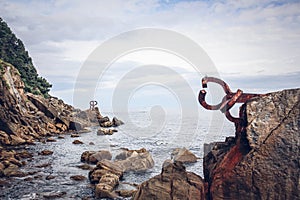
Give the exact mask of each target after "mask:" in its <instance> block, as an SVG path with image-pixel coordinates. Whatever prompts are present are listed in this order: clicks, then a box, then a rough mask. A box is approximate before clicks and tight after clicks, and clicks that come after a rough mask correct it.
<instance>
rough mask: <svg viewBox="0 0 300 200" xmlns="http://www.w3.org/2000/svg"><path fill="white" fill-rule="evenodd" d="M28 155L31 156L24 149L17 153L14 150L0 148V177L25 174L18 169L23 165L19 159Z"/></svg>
mask: <svg viewBox="0 0 300 200" xmlns="http://www.w3.org/2000/svg"><path fill="white" fill-rule="evenodd" d="M29 157H32V155H31V154H29V153H28V152H25V151H23V152H20V153H18V152H16V151H14V150H3V149H0V177H2V176H9V177H13V176H15V177H23V176H26V173H24V172H22V171H20V169H19V168H20V167H22V166H23V165H24V163H23V162H21V159H23V158H29Z"/></svg>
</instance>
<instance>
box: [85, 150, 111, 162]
mask: <svg viewBox="0 0 300 200" xmlns="http://www.w3.org/2000/svg"><path fill="white" fill-rule="evenodd" d="M111 158H112V155H111V153H110V152H109V151H106V150H100V151H97V152H96V151H85V152H83V153H82V154H81V161H82V162H87V163H91V164H97V162H99V161H101V160H104V159H106V160H111Z"/></svg>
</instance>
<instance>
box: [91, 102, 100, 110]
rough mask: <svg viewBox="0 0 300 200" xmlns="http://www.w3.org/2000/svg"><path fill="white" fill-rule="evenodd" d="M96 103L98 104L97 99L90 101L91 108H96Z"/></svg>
mask: <svg viewBox="0 0 300 200" xmlns="http://www.w3.org/2000/svg"><path fill="white" fill-rule="evenodd" d="M96 105H98V102H97V101H90V110H95V106H96Z"/></svg>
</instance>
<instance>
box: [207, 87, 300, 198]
mask: <svg viewBox="0 0 300 200" xmlns="http://www.w3.org/2000/svg"><path fill="white" fill-rule="evenodd" d="M299 100H300V89H291V90H284V91H281V92H274V93H270V94H268V95H266V96H264V97H259V98H253V99H251V100H250V101H248V102H247V103H245V104H244V105H243V106H242V107H241V111H242V113H243V120H244V122H245V127H244V128H243V129H242V130H241V132H240V133H237V135H239V137H236V138H234V139H228V140H227V141H226V142H224V143H218V144H217V145H215V146H214V147H213V149H212V150H211V152H210V153H208V155H207V156H206V157H205V158H204V175H205V181H206V182H208V194H207V199H214V200H215V199H240V198H243V199H290V200H292V199H299V198H300V196H299V195H300V184H299V180H300V177H299V176H300V163H299V160H300V150H299V146H300V143H299V141H300V129H299V128H300V101H299Z"/></svg>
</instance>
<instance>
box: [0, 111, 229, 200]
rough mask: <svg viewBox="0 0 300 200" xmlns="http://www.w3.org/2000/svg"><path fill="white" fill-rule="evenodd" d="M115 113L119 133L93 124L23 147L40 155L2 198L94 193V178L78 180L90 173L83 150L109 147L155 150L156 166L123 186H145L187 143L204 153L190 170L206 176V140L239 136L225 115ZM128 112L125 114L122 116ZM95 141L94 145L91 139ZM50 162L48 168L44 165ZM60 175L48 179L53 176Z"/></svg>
mask: <svg viewBox="0 0 300 200" xmlns="http://www.w3.org/2000/svg"><path fill="white" fill-rule="evenodd" d="M104 114H106V115H108V116H109V117H112V116H115V115H116V116H120V119H122V120H124V119H125V120H124V122H125V124H124V125H122V126H120V127H118V128H117V129H118V132H116V133H114V134H113V135H110V136H109V135H107V136H99V135H97V130H98V128H99V127H90V130H91V131H90V132H89V133H82V134H81V136H80V137H79V138H72V137H70V134H66V135H64V137H65V138H64V139H58V138H57V136H54V138H55V139H56V140H57V142H47V143H37V144H36V145H34V146H21V147H18V149H26V150H28V151H29V152H32V153H34V158H33V159H32V160H28V161H27V165H25V166H24V167H23V168H22V170H24V171H27V172H28V171H29V172H32V175H29V176H27V177H23V178H9V179H6V181H8V182H9V183H10V185H8V186H3V187H2V188H1V191H2V192H1V194H0V198H1V199H24V200H25V199H41V198H43V196H44V195H46V194H48V193H59V192H64V193H65V194H64V195H63V196H62V197H61V198H60V199H82V198H83V197H91V199H93V198H92V197H93V196H94V193H93V192H94V190H93V186H92V185H91V184H90V183H89V181H88V179H86V180H85V181H81V182H78V181H74V180H71V179H70V177H71V176H73V175H83V176H86V177H88V171H87V170H82V169H79V168H78V167H77V166H78V165H81V164H83V163H81V162H80V157H81V154H82V153H83V152H84V151H92V150H96V151H97V150H109V151H110V152H111V153H112V154H113V157H114V156H116V155H117V154H118V153H120V152H121V148H128V149H140V148H146V149H147V150H148V151H150V153H151V154H152V157H153V159H154V161H155V166H154V168H152V169H149V170H147V171H146V172H143V173H136V172H129V173H126V174H125V175H124V177H123V180H121V184H120V186H119V188H120V189H131V188H132V186H130V185H128V184H126V183H137V184H140V183H142V182H143V181H146V180H148V179H149V178H151V177H153V176H155V175H157V174H159V173H160V172H161V167H162V164H163V162H164V161H165V160H166V159H170V158H171V153H172V151H173V150H174V149H175V148H178V147H179V148H182V147H186V148H187V149H189V150H190V151H191V152H193V153H194V154H195V155H196V156H197V157H199V160H198V162H196V163H193V164H188V165H186V167H187V171H192V172H194V173H196V174H198V175H200V176H202V177H203V166H202V162H203V156H204V152H203V145H204V143H209V142H215V141H224V140H225V137H227V136H234V132H235V131H234V126H233V124H232V123H230V122H228V121H227V120H226V119H224V117H223V116H222V115H218V116H213V115H208V114H206V115H199V116H196V117H195V116H188V117H186V116H185V117H183V116H181V115H180V114H178V113H177V114H172V113H171V114H167V115H165V116H162V117H161V118H160V117H157V116H156V119H153V116H152V118H151V114H150V113H149V112H147V111H136V112H130V113H129V114H128V115H127V114H126V115H127V117H124V116H125V115H124V114H121V113H119V114H112V113H104ZM121 116H123V117H124V118H122V117H121ZM76 139H78V140H81V141H82V142H83V143H84V144H80V145H75V144H72V142H73V141H74V140H76ZM91 142H92V143H94V145H91V144H90V143H91ZM45 149H48V150H51V151H54V153H53V155H51V156H42V155H39V154H38V153H39V152H41V151H42V150H45ZM44 164H47V165H46V166H45V167H41V165H44ZM49 175H51V176H54V177H55V178H54V179H51V180H46V177H47V176H49Z"/></svg>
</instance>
